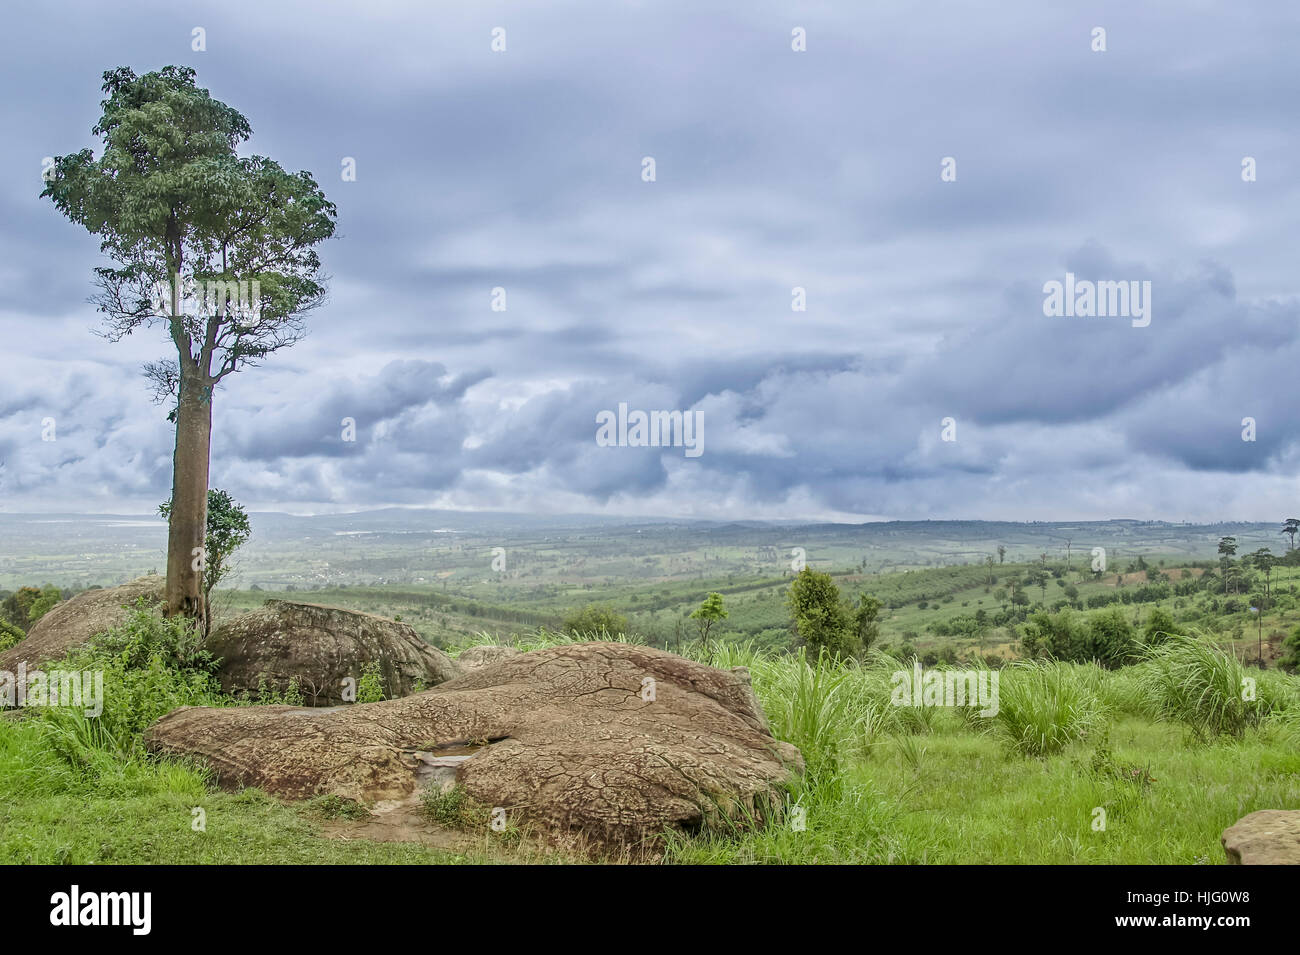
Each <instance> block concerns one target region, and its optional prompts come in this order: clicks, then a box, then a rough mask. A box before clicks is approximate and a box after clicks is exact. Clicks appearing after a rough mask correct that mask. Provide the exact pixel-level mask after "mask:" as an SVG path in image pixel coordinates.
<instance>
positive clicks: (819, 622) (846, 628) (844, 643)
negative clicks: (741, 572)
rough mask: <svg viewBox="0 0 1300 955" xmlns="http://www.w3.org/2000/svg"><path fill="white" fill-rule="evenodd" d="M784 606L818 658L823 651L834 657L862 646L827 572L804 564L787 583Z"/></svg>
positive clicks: (795, 626) (844, 656)
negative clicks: (788, 585) (787, 589)
mask: <svg viewBox="0 0 1300 955" xmlns="http://www.w3.org/2000/svg"><path fill="white" fill-rule="evenodd" d="M787 606H788V607H789V609H790V615H791V616H792V617H793V618H794V628H795V632H796V633H797V634H798V636H799V639H800V641H801V642H802V643H803V645H804V646H805V647H807V648H808V651H809V653H810V654H812V655H816V656H817V657H818V658H819V659H820V657H821V654H822V653H826V654H827V655H828V656H829V657H830V658H831V659H833V660H834V659H843V658H847V657H852V656H855V655H856V654H857V653H858V651H859V650H860V649H861V644H860V642H859V641H858V637H857V634H856V633H855V632H854V628H855V624H854V623H853V621H852V620H851V619H850V615H849V612H848V611H847V610H846V608H845V606H844V603H843V601H842V600H841V598H840V589H839V588H838V587H837V586H835V581H834V580H832V579H831V575H830V574H824V573H819V572H818V571H815V570H813V569H812V568H810V567H805V568H804V569H803V570H801V571H800V572H799V574H798V576H797V577H795V578H794V580H793V581H792V582H791V584H790V593H789V596H788V597H787Z"/></svg>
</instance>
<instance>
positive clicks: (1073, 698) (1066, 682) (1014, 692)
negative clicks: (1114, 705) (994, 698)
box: [993, 661, 1104, 756]
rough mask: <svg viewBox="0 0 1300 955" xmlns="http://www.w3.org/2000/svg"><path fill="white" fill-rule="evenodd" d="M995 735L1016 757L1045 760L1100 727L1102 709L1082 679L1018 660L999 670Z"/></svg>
mask: <svg viewBox="0 0 1300 955" xmlns="http://www.w3.org/2000/svg"><path fill="white" fill-rule="evenodd" d="M998 697H999V699H998V712H997V715H996V716H994V717H993V726H994V728H995V731H996V732H997V733H998V734H999V735H1000V736H1001V737H1002V738H1003V739H1005V740H1006V741H1007V742H1008V743H1009V744H1010V745H1011V747H1012V748H1013V749H1014V750H1015V751H1016V752H1018V753H1021V754H1022V755H1025V756H1046V755H1050V754H1052V753H1058V752H1060V751H1061V750H1062V749H1064V748H1065V747H1066V746H1068V745H1070V744H1071V743H1074V742H1077V741H1079V740H1082V739H1085V738H1087V736H1088V735H1089V734H1090V733H1093V732H1094V731H1096V730H1098V729H1100V728H1101V727H1102V726H1103V725H1104V709H1103V707H1102V705H1101V701H1100V700H1099V699H1098V698H1097V695H1096V694H1095V693H1094V692H1093V691H1092V689H1091V688H1090V687H1089V686H1088V685H1087V683H1086V681H1084V680H1082V679H1080V678H1079V677H1078V676H1076V674H1075V672H1074V671H1073V670H1071V669H1070V668H1068V667H1065V666H1062V665H1060V664H1058V663H1051V662H1042V661H1039V662H1032V661H1027V662H1019V663H1014V664H1012V665H1011V666H1009V667H1006V668H1004V669H1003V670H1002V675H1001V679H1000V681H999V689H998Z"/></svg>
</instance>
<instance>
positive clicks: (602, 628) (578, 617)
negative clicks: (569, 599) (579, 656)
mask: <svg viewBox="0 0 1300 955" xmlns="http://www.w3.org/2000/svg"><path fill="white" fill-rule="evenodd" d="M563 627H564V630H565V631H566V632H568V633H603V634H606V635H607V636H613V635H614V634H618V633H627V632H628V623H627V617H625V616H623V615H622V614H621V613H619V612H618V611H616V610H615V609H614V608H613V607H609V606H602V605H598V604H587V606H585V607H583V608H582V609H581V610H579V611H576V612H574V613H571V614H569V616H567V617H565V618H564V625H563Z"/></svg>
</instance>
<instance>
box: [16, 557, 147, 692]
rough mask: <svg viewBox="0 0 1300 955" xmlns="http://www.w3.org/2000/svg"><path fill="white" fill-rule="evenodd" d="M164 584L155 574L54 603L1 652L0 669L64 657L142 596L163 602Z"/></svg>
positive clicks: (116, 621) (119, 619)
mask: <svg viewBox="0 0 1300 955" xmlns="http://www.w3.org/2000/svg"><path fill="white" fill-rule="evenodd" d="M165 584H166V579H165V578H163V577H161V576H158V575H156V574H155V575H150V576H147V577H139V578H137V579H135V580H132V581H131V582H130V583H126V584H123V585H122V586H120V587H108V588H105V589H103V590H87V591H84V592H82V593H79V594H77V595H76V596H75V597H73V598H72V599H71V600H65V601H63V602H62V603H59V604H55V606H54V607H53V608H51V609H50V610H49V611H48V612H47V613H46V614H45V616H43V617H41V619H40V620H38V621H36V623H35V625H33V627H32V629H31V630H30V631H28V633H27V639H25V640H21V641H19V642H18V643H16V644H14V645H13V646H12V647H10V648H9V649H8V650H6V651H4V652H3V653H0V670H4V671H7V672H9V673H15V672H17V670H18V664H20V663H23V662H25V663H26V664H27V669H29V670H31V669H34V668H35V667H38V666H42V665H43V664H45V663H48V662H49V661H51V660H57V659H59V658H61V657H63V656H65V655H66V654H67V652H68V651H69V650H73V649H76V648H77V647H79V646H81V645H82V644H84V643H86V642H87V641H88V640H90V638H91V637H94V636H98V635H99V634H101V633H104V632H105V631H107V630H112V629H113V628H114V627H118V626H121V625H122V624H124V623H126V621H127V620H128V619H129V618H130V616H131V613H132V611H134V609H135V605H136V601H138V600H140V599H141V598H144V600H145V601H146V602H148V603H150V604H160V603H162V601H163V599H164V598H163V588H164V586H165Z"/></svg>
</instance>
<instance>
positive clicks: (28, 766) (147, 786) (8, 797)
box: [0, 719, 502, 865]
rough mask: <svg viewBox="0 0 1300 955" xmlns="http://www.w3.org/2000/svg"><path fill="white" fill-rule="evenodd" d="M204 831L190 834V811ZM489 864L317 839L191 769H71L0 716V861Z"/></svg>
mask: <svg viewBox="0 0 1300 955" xmlns="http://www.w3.org/2000/svg"><path fill="white" fill-rule="evenodd" d="M196 808H201V809H202V810H203V812H204V814H205V818H204V823H205V829H206V831H201V832H196V831H194V829H193V828H192V826H193V821H194V819H195V816H194V813H193V810H194V809H196ZM481 861H502V860H500V859H491V860H489V859H488V857H487V856H486V854H484V855H483V856H481V857H480V856H476V855H462V854H456V853H450V852H446V851H441V850H436V849H431V848H427V847H424V846H421V845H418V844H412V843H380V842H369V841H365V840H353V841H341V840H338V839H327V838H322V837H321V835H320V826H319V825H318V823H317V822H316V821H315V820H313V819H312V818H311V817H310V816H309V815H308V814H307V813H305V812H301V811H299V810H297V809H294V808H290V807H288V806H285V805H283V804H281V803H280V802H278V801H277V800H274V799H272V798H271V797H269V796H267V795H266V794H264V793H262V792H260V791H258V790H244V791H243V792H240V793H233V794H232V793H224V792H220V791H218V790H215V789H214V788H212V787H211V786H210V785H209V783H208V780H207V778H206V777H205V775H204V774H203V773H201V772H199V771H197V770H196V769H193V768H191V767H187V766H184V765H181V764H179V763H175V762H170V761H162V762H158V761H148V760H141V759H135V758H133V759H130V760H127V761H126V762H121V763H116V764H113V765H112V766H110V765H107V764H105V765H101V766H96V767H94V768H90V769H84V768H83V769H76V768H73V767H71V766H69V765H68V764H67V763H66V762H64V761H63V760H62V759H61V758H60V757H59V756H58V755H57V754H55V753H54V752H53V751H52V750H51V749H50V748H49V746H48V745H47V740H46V739H45V730H44V728H43V727H42V726H41V725H40V724H38V723H37V722H35V721H27V720H21V721H16V720H11V719H5V720H0V864H6V865H9V864H42V865H51V864H73V865H76V864H89V863H96V864H115V863H116V864H133V865H135V864H152V863H164V864H173V865H175V864H182V865H185V864H212V863H216V864H222V863H236V864H268V865H282V864H318V863H319V864H335V865H337V864H359V865H371V864H420V865H441V864H456V863H470V862H481Z"/></svg>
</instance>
